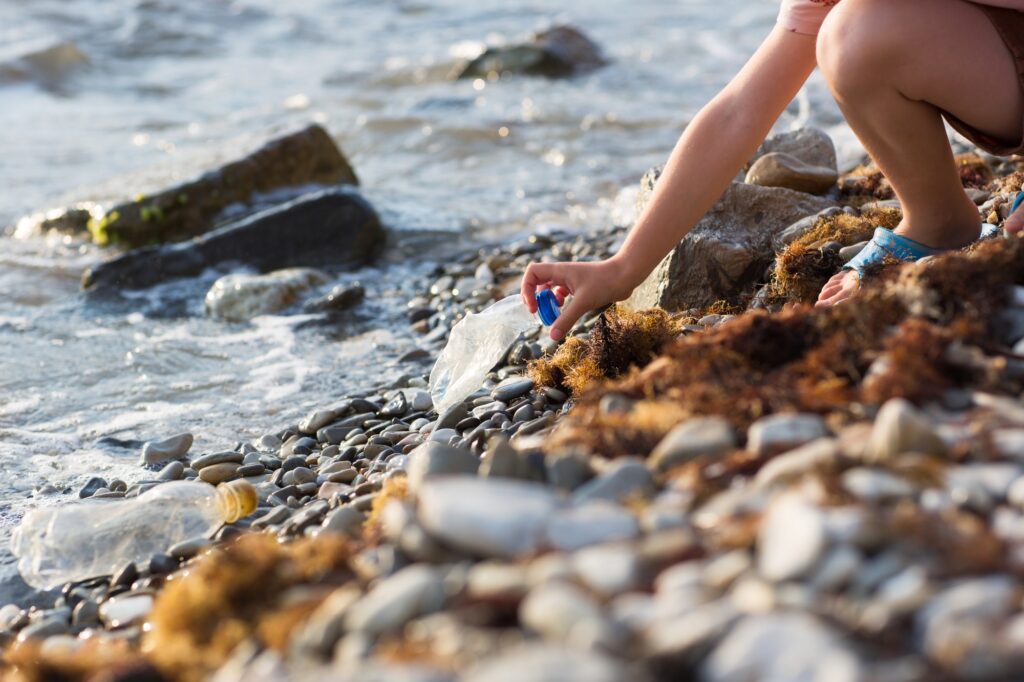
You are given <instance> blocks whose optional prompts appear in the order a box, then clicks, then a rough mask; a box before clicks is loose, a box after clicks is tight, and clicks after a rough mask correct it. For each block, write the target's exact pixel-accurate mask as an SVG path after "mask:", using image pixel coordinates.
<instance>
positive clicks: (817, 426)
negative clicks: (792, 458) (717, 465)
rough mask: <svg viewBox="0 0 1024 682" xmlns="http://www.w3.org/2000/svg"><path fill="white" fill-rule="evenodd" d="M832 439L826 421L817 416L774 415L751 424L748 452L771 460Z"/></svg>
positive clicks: (748, 433)
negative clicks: (784, 453) (801, 447)
mask: <svg viewBox="0 0 1024 682" xmlns="http://www.w3.org/2000/svg"><path fill="white" fill-rule="evenodd" d="M826 436H828V429H827V428H826V427H825V420H824V419H822V418H821V417H820V416H819V415H816V414H773V415H770V416H768V417H762V418H760V419H758V420H757V421H756V422H754V423H753V424H751V425H750V430H749V431H748V432H747V450H749V451H750V452H752V453H754V454H756V455H757V456H758V457H771V456H772V455H777V454H779V453H781V452H786V451H787V450H792V449H793V448H796V447H799V446H801V445H804V444H805V443H808V442H810V441H813V440H817V439H818V438H824V437H826Z"/></svg>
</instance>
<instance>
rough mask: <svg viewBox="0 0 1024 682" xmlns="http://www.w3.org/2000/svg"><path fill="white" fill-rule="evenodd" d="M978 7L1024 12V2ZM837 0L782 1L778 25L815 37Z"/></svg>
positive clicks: (983, 1)
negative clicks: (1003, 8)
mask: <svg viewBox="0 0 1024 682" xmlns="http://www.w3.org/2000/svg"><path fill="white" fill-rule="evenodd" d="M973 1H974V2H977V3H978V4H979V5H990V6H992V7H1005V8H1007V9H1015V10H1017V11H1020V12H1024V0H973ZM838 3H839V0H782V8H781V9H780V10H779V25H780V26H782V27H783V28H785V29H787V30H790V31H794V32H796V33H805V34H807V35H812V36H813V35H817V34H818V29H819V28H821V22H823V21H825V15H826V14H828V13H829V10H831V9H832V8H833V7H835V6H836V4H838Z"/></svg>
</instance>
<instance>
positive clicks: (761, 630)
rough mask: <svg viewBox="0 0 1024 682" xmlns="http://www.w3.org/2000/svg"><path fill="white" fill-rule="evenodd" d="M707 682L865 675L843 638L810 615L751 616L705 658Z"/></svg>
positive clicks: (844, 681)
mask: <svg viewBox="0 0 1024 682" xmlns="http://www.w3.org/2000/svg"><path fill="white" fill-rule="evenodd" d="M700 673H701V679H702V680H706V681H707V682H736V681H737V680H803V681H805V682H860V681H861V680H863V679H864V671H863V670H862V669H861V665H860V662H859V661H858V660H857V657H856V656H855V655H854V654H853V652H852V651H851V650H850V649H849V648H848V647H847V645H846V644H845V643H844V642H843V640H842V639H841V638H840V637H839V636H838V635H837V634H836V633H835V632H834V631H833V630H832V629H831V628H829V627H828V626H826V625H825V624H824V623H823V622H821V621H820V620H818V619H817V618H815V617H814V616H811V615H809V614H806V613H799V612H789V613H773V614H765V615H751V616H746V617H745V618H743V619H742V620H740V621H739V622H738V623H737V624H736V625H735V626H734V627H733V628H732V630H731V631H730V632H729V634H727V635H726V636H725V638H724V639H723V640H722V641H721V642H720V643H719V644H718V646H716V647H715V649H714V651H712V652H711V654H710V655H709V656H708V657H707V659H705V661H704V663H703V664H702V665H701V668H700Z"/></svg>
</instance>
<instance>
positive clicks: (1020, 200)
mask: <svg viewBox="0 0 1024 682" xmlns="http://www.w3.org/2000/svg"><path fill="white" fill-rule="evenodd" d="M1021 204H1024V192H1017V198H1016V199H1014V200H1013V206H1010V215H1013V212H1014V211H1016V210H1017V209H1018V208H1020V205H1021Z"/></svg>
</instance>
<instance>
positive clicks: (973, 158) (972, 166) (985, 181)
mask: <svg viewBox="0 0 1024 682" xmlns="http://www.w3.org/2000/svg"><path fill="white" fill-rule="evenodd" d="M956 166H957V169H958V170H959V171H960V182H961V183H962V184H963V186H964V187H973V188H974V189H983V188H985V187H987V186H988V185H989V183H991V182H992V176H993V173H992V169H991V168H990V167H989V165H988V164H987V163H985V159H983V158H981V157H980V156H978V155H977V154H975V153H973V152H970V153H967V154H957V157H956Z"/></svg>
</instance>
